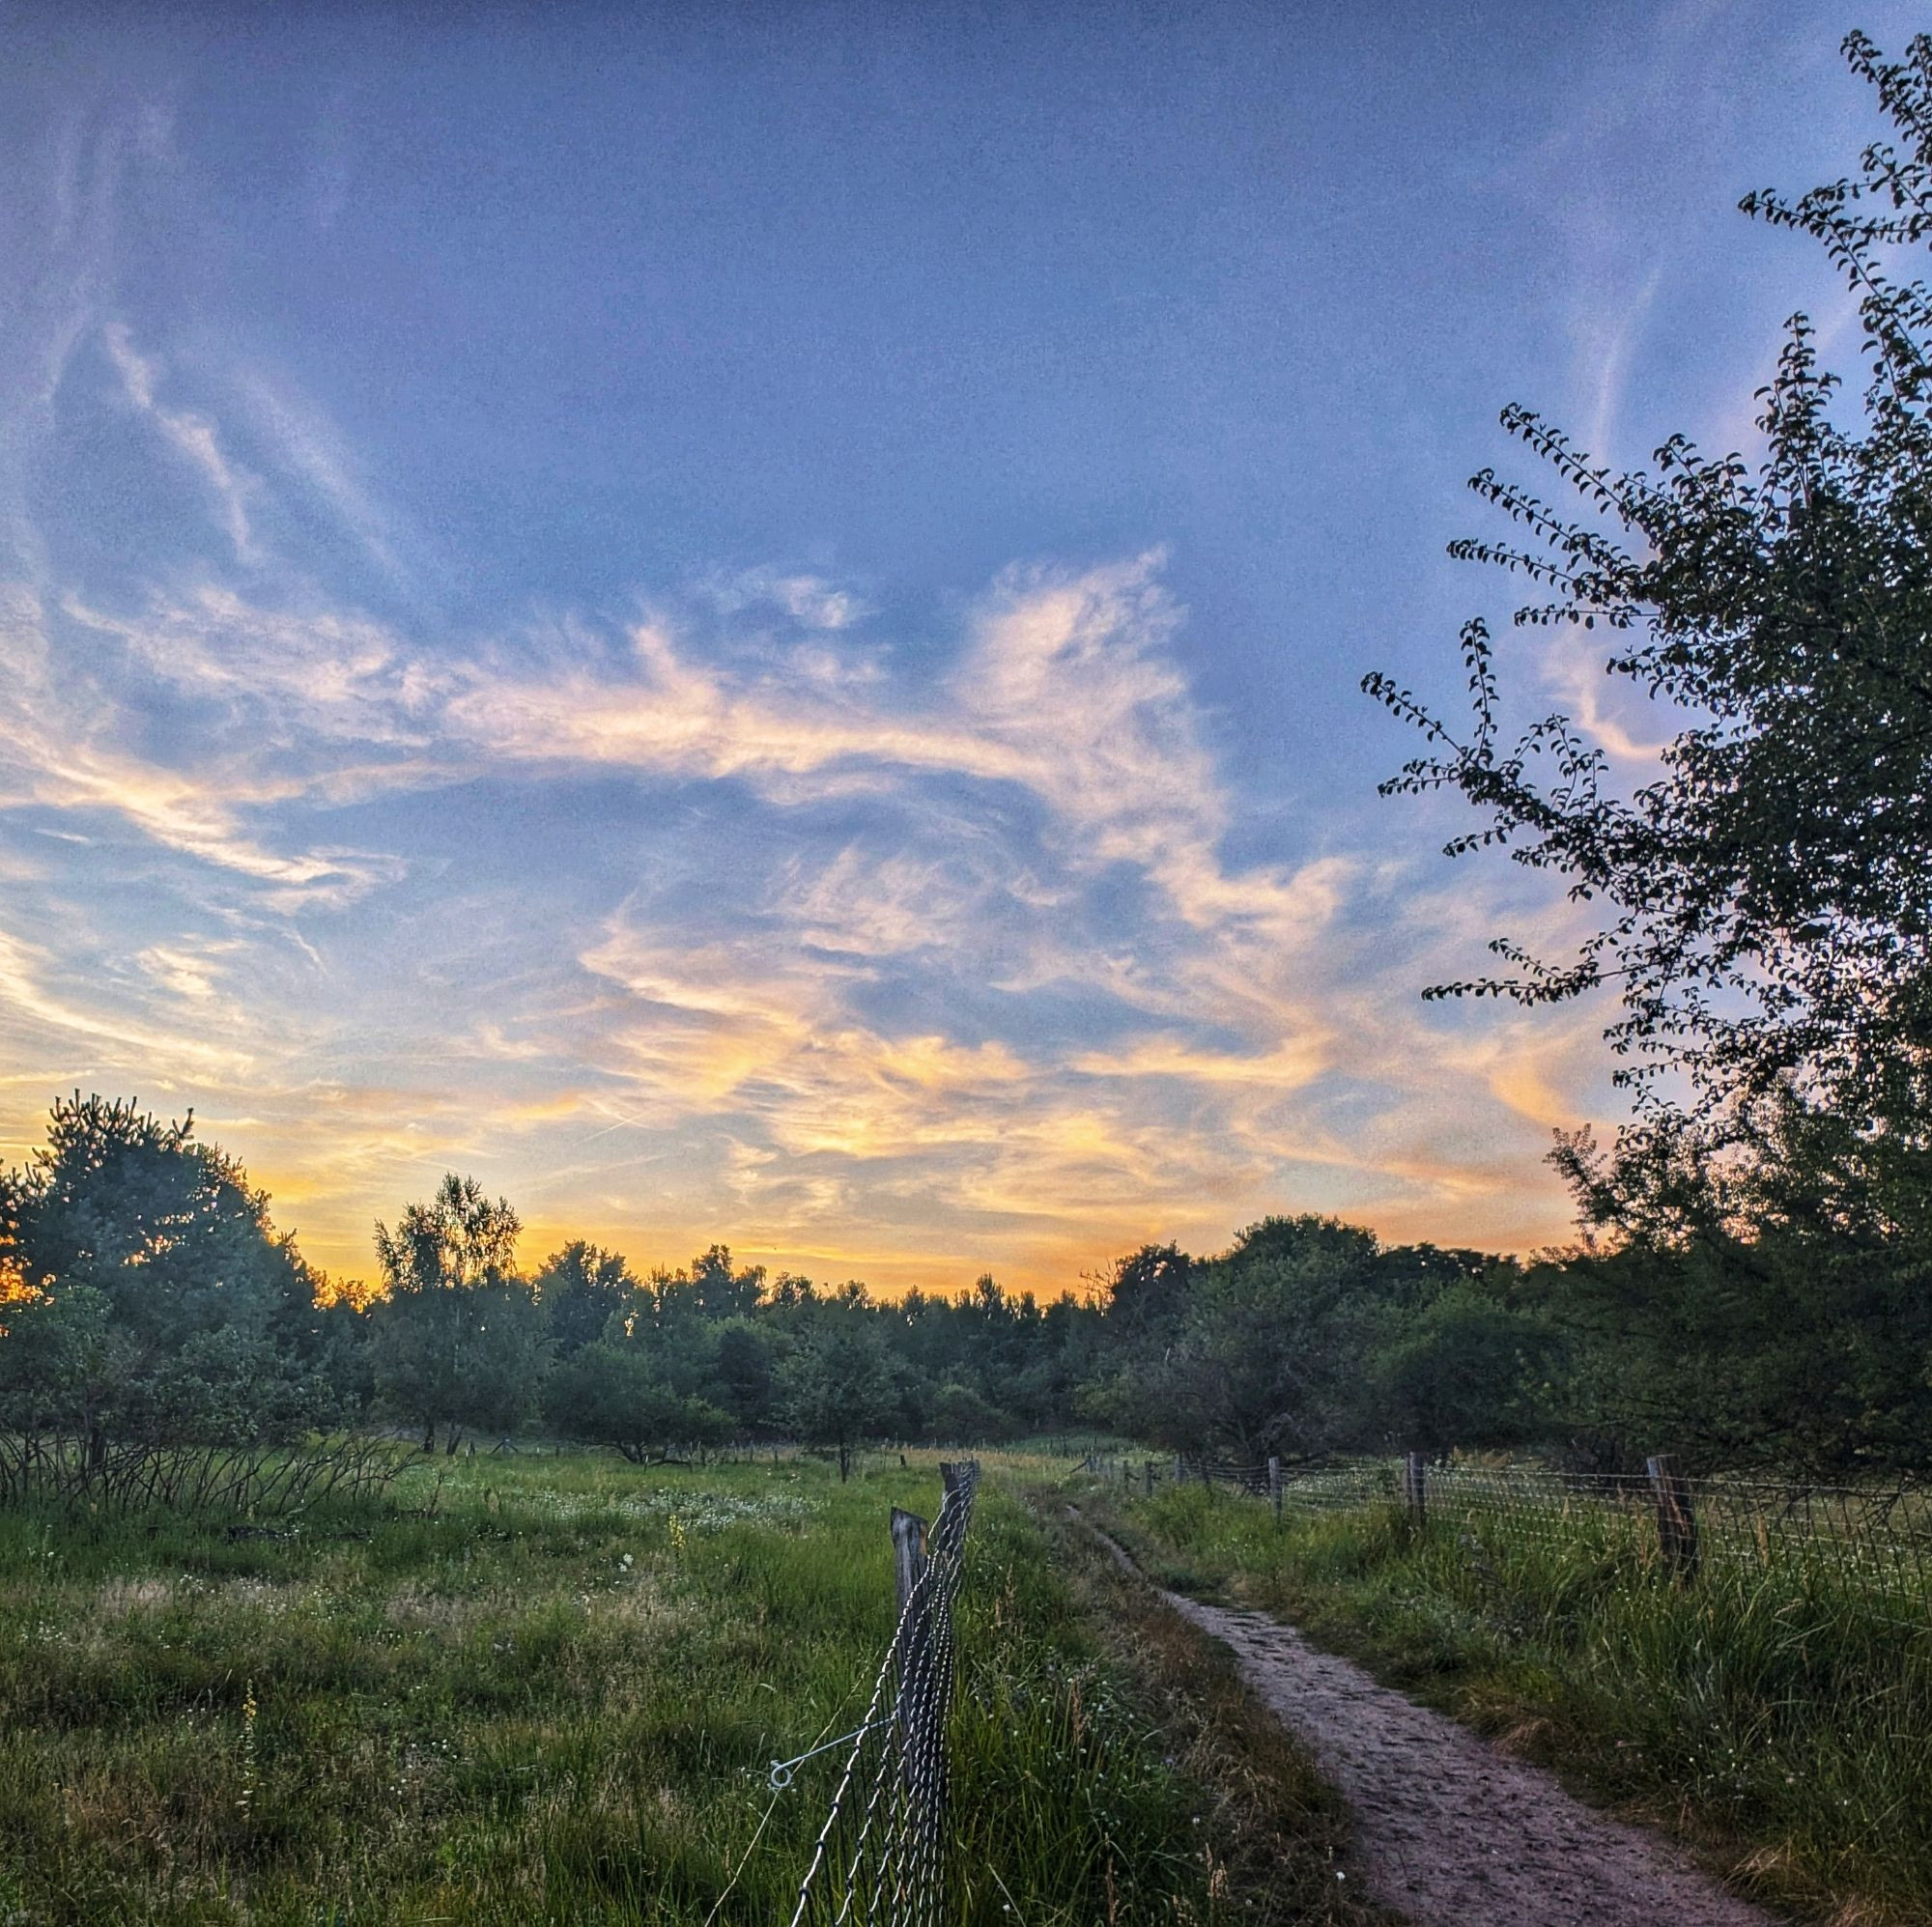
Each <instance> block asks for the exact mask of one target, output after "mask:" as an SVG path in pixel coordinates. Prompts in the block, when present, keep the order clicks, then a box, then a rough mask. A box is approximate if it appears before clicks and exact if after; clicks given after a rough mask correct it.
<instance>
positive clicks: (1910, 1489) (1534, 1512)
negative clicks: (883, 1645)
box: [1085, 1453, 1932, 1609]
mask: <svg viewBox="0 0 1932 1927" xmlns="http://www.w3.org/2000/svg"><path fill="white" fill-rule="evenodd" d="M1085 1464H1086V1469H1087V1470H1089V1471H1090V1472H1092V1473H1094V1476H1095V1477H1097V1478H1100V1479H1102V1480H1104V1481H1106V1482H1108V1483H1111V1484H1113V1485H1115V1486H1117V1487H1119V1488H1122V1489H1123V1490H1138V1491H1142V1492H1151V1491H1152V1490H1153V1489H1154V1488H1156V1487H1157V1486H1159V1485H1160V1484H1162V1483H1163V1482H1166V1481H1174V1480H1180V1481H1184V1482H1188V1483H1195V1484H1201V1485H1205V1486H1207V1487H1208V1488H1213V1487H1215V1486H1222V1487H1227V1488H1232V1489H1234V1490H1236V1491H1238V1492H1245V1493H1249V1494H1253V1495H1257V1496H1266V1497H1269V1498H1271V1499H1272V1501H1273V1503H1274V1506H1275V1510H1276V1514H1277V1516H1279V1515H1280V1513H1281V1512H1282V1510H1283V1509H1284V1508H1286V1509H1288V1510H1289V1511H1293V1512H1298V1513H1310V1514H1316V1513H1324V1512H1358V1511H1362V1510H1364V1509H1366V1508H1368V1507H1370V1506H1374V1505H1378V1504H1387V1505H1399V1506H1401V1507H1402V1508H1403V1510H1404V1511H1405V1512H1406V1514H1407V1515H1408V1516H1409V1517H1410V1519H1411V1520H1412V1521H1414V1522H1416V1523H1418V1524H1421V1523H1426V1522H1428V1521H1430V1520H1436V1521H1449V1522H1454V1523H1456V1524H1459V1525H1462V1526H1464V1527H1480V1528H1481V1529H1482V1530H1483V1531H1484V1532H1486V1533H1487V1534H1490V1535H1491V1536H1492V1537H1494V1538H1495V1539H1497V1540H1499V1541H1502V1542H1504V1543H1507V1544H1514V1545H1518V1546H1523V1547H1531V1546H1534V1547H1540V1548H1543V1549H1547V1550H1561V1551H1574V1550H1577V1548H1578V1547H1579V1546H1582V1545H1585V1544H1591V1543H1598V1544H1603V1545H1604V1547H1605V1549H1608V1548H1609V1547H1610V1546H1612V1545H1614V1544H1630V1545H1634V1546H1637V1547H1640V1548H1643V1549H1645V1550H1648V1551H1654V1552H1655V1553H1656V1554H1657V1556H1658V1557H1659V1558H1660V1559H1661V1560H1662V1563H1663V1564H1664V1565H1665V1566H1666V1567H1668V1568H1669V1569H1670V1570H1671V1571H1672V1573H1674V1574H1675V1575H1676V1576H1677V1577H1678V1578H1679V1579H1680V1580H1681V1581H1683V1582H1685V1583H1687V1584H1688V1583H1690V1582H1692V1581H1694V1579H1695V1578H1696V1576H1697V1574H1698V1573H1699V1572H1700V1571H1703V1570H1709V1569H1719V1570H1738V1569H1744V1570H1749V1571H1757V1572H1770V1571H1773V1570H1776V1569H1777V1568H1779V1567H1781V1566H1788V1565H1791V1564H1793V1563H1796V1562H1798V1561H1801V1560H1802V1561H1804V1563H1805V1564H1806V1565H1807V1567H1808V1568H1809V1569H1810V1570H1812V1571H1814V1572H1816V1571H1820V1570H1823V1571H1825V1572H1827V1573H1832V1574H1833V1575H1835V1576H1836V1577H1837V1578H1839V1579H1841V1580H1843V1581H1845V1582H1847V1583H1849V1584H1852V1585H1854V1586H1857V1587H1859V1588H1861V1589H1863V1590H1866V1591H1870V1592H1874V1593H1878V1594H1881V1595H1883V1596H1885V1597H1886V1598H1888V1599H1891V1600H1901V1601H1912V1602H1914V1603H1915V1604H1916V1605H1918V1606H1919V1607H1923V1608H1927V1609H1932V1491H1928V1490H1927V1489H1926V1488H1923V1487H1918V1486H1912V1485H1902V1484H1895V1485H1890V1486H1884V1487H1879V1486H1872V1487H1855V1486H1825V1485H1816V1484H1812V1483H1809V1482H1806V1481H1802V1480H1789V1479H1774V1478H1767V1477H1763V1476H1758V1475H1736V1476H1733V1475H1728V1474H1726V1475H1717V1476H1705V1477H1690V1476H1687V1475H1685V1474H1684V1473H1682V1472H1680V1471H1679V1470H1678V1469H1677V1467H1676V1465H1675V1463H1674V1461H1673V1460H1672V1459H1669V1458H1668V1457H1666V1456H1660V1457H1658V1458H1655V1459H1650V1460H1649V1461H1648V1462H1647V1464H1646V1467H1645V1470H1644V1471H1642V1472H1636V1473H1627V1472H1563V1471H1558V1470H1556V1469H1554V1468H1552V1467H1550V1466H1547V1465H1540V1464H1535V1463H1526V1462H1525V1463H1515V1464H1504V1465H1484V1464H1479V1463H1473V1462H1468V1461H1463V1460H1460V1459H1446V1460H1441V1461H1431V1460H1427V1459H1424V1457H1423V1456H1422V1455H1421V1454H1419V1453H1409V1454H1406V1455H1405V1456H1404V1457H1402V1458H1400V1459H1350V1460H1341V1461H1337V1462H1335V1463H1332V1464H1325V1465H1313V1466H1289V1467H1286V1468H1284V1467H1283V1466H1282V1465H1281V1463H1280V1461H1279V1460H1276V1459H1267V1460H1262V1461H1251V1462H1245V1463H1244V1462H1239V1461H1235V1460H1226V1459H1180V1458H1175V1459H1127V1458H1125V1457H1123V1456H1119V1455H1116V1456H1113V1457H1101V1456H1098V1455H1094V1456H1092V1457H1090V1458H1089V1459H1087V1460H1086V1461H1085Z"/></svg>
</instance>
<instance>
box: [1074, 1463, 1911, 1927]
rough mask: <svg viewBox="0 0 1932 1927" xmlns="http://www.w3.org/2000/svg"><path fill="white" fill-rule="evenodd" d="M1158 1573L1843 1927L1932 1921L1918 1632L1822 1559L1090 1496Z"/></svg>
mask: <svg viewBox="0 0 1932 1927" xmlns="http://www.w3.org/2000/svg"><path fill="white" fill-rule="evenodd" d="M1086 1483H1087V1486H1088V1488H1089V1489H1088V1490H1087V1491H1086V1493H1085V1494H1083V1495H1082V1497H1081V1501H1080V1502H1081V1505H1082V1509H1083V1511H1085V1512H1086V1513H1087V1514H1088V1515H1089V1516H1092V1517H1093V1518H1094V1519H1095V1521H1096V1522H1098V1523H1101V1524H1103V1525H1104V1526H1105V1528H1106V1529H1107V1530H1108V1531H1109V1532H1111V1533H1113V1534H1114V1535H1115V1536H1116V1537H1117V1538H1119V1539H1120V1540H1121V1541H1122V1543H1123V1544H1127V1545H1128V1546H1129V1547H1131V1549H1132V1550H1133V1552H1134V1554H1135V1556H1136V1558H1138V1559H1139V1560H1140V1561H1141V1562H1142V1563H1143V1564H1144V1566H1145V1567H1146V1568H1147V1569H1148V1570H1149V1571H1150V1572H1151V1573H1153V1574H1155V1575H1156V1576H1158V1577H1159V1578H1161V1579H1162V1580H1163V1581H1164V1582H1165V1583H1167V1584H1169V1585H1171V1586H1175V1587H1178V1588H1179V1589H1181V1590H1183V1591H1187V1592H1191V1593H1194V1594H1197V1595H1199V1596H1201V1597H1205V1598H1215V1597H1225V1598H1229V1599H1232V1600H1235V1601H1239V1602H1241V1603H1245V1604H1248V1605H1252V1606H1256V1607H1259V1608H1261V1609H1262V1610H1264V1611H1267V1612H1271V1613H1273V1614H1276V1615H1277V1616H1279V1617H1281V1618H1283V1619H1286V1620H1290V1621H1292V1622H1293V1623H1294V1624H1295V1625H1297V1626H1299V1627H1301V1628H1302V1629H1305V1630H1306V1631H1307V1632H1308V1633H1309V1634H1310V1635H1311V1636H1312V1637H1314V1638H1315V1639H1316V1640H1317V1642H1318V1643H1319V1644H1321V1645H1323V1646H1326V1647H1327V1648H1329V1649H1330V1650H1331V1651H1335V1652H1340V1653H1344V1654H1347V1655H1349V1656H1350V1657H1352V1658H1356V1659H1358V1660H1360V1661H1361V1662H1363V1663H1364V1664H1366V1665H1367V1666H1368V1667H1369V1668H1370V1669H1371V1670H1372V1671H1374V1672H1375V1673H1376V1674H1377V1675H1378V1677H1380V1678H1382V1679H1383V1680H1385V1681H1387V1682H1389V1683H1391V1684H1393V1685H1396V1686H1401V1687H1402V1688H1404V1689H1405V1690H1406V1691H1407V1692H1409V1693H1410V1694H1411V1695H1413V1696H1414V1697H1416V1698H1419V1699H1422V1700H1424V1701H1427V1702H1428V1703H1430V1704H1433V1705H1435V1706H1437V1707H1439V1708H1441V1709H1442V1710H1444V1711H1446V1712H1449V1713H1451V1714H1455V1715H1456V1716H1457V1717H1458V1718H1460V1719H1462V1720H1463V1721H1464V1722H1465V1723H1467V1724H1469V1725H1471V1726H1473V1727H1475V1728H1476V1729H1477V1730H1479V1731H1481V1732H1483V1733H1485V1734H1487V1735H1489V1736H1491V1737H1492V1738H1493V1739H1494V1740H1495V1741H1496V1742H1497V1743H1499V1744H1501V1745H1502V1746H1503V1747H1504V1748H1505V1749H1506V1750H1509V1751H1512V1752H1514V1753H1517V1754H1519V1755H1520V1756H1522V1757H1525V1758H1528V1759H1532V1760H1535V1761H1537V1762H1540V1763H1542V1764H1545V1765H1547V1766H1549V1767H1551V1768H1553V1769H1554V1770H1555V1771H1558V1772H1559V1774H1561V1775H1562V1776H1563V1777H1564V1778H1565V1779H1566V1780H1568V1781H1569V1782H1570V1783H1571V1784H1572V1785H1573V1786H1575V1787H1576V1788H1577V1790H1578V1791H1579V1792H1582V1793H1583V1794H1585V1795H1586V1796H1587V1797H1588V1798H1590V1799H1593V1800H1595V1801H1596V1802H1597V1803H1599V1804H1602V1805H1605V1806H1608V1807H1611V1808H1613V1809H1615V1810H1617V1811H1620V1812H1622V1813H1624V1814H1626V1815H1628V1816H1631V1817H1634V1818H1638V1819H1642V1820H1645V1821H1649V1822H1652V1823H1655V1824H1659V1825H1662V1826H1663V1827H1665V1828H1669V1829H1671V1830H1673V1831H1675V1832H1677V1833H1678V1834H1679V1835H1680V1836H1682V1837H1683V1838H1685V1839H1686V1840H1687V1841H1689V1842H1690V1844H1691V1845H1692V1846H1693V1847H1695V1848H1697V1849H1699V1850H1701V1851H1702V1853H1703V1855H1704V1856H1705V1857H1707V1859H1708V1860H1709V1861H1710V1862H1711V1864H1713V1866H1714V1867H1716V1868H1717V1869H1719V1871H1722V1872H1724V1873H1726V1874H1727V1875H1729V1876H1730V1877H1731V1879H1732V1880H1733V1881H1734V1882H1735V1883H1736V1884H1738V1885H1739V1886H1740V1887H1741V1888H1742V1889H1744V1890H1745V1891H1747V1892H1749V1893H1752V1894H1753V1895H1755V1896H1756V1897H1758V1898H1760V1899H1762V1900H1765V1901H1766V1902H1768V1903H1770V1904H1773V1905H1776V1906H1780V1907H1785V1908H1789V1909H1791V1910H1792V1911H1794V1912H1797V1913H1800V1914H1801V1916H1803V1917H1812V1918H1829V1919H1830V1920H1832V1921H1833V1923H1834V1927H1891V1923H1899V1927H1902V1923H1905V1922H1912V1921H1917V1922H1923V1921H1925V1920H1927V1919H1932V1746H1928V1744H1927V1742H1926V1735H1927V1734H1928V1732H1932V1622H1928V1620H1927V1619H1926V1617H1925V1615H1924V1613H1923V1611H1922V1610H1920V1611H1919V1612H1918V1614H1917V1615H1916V1616H1914V1615H1913V1614H1912V1613H1911V1612H1909V1611H1902V1610H1901V1607H1900V1603H1899V1601H1897V1600H1896V1599H1895V1598H1891V1597H1889V1596H1887V1595H1885V1594H1884V1593H1882V1592H1877V1591H1873V1590H1869V1589H1866V1588H1863V1587H1861V1586H1860V1585H1858V1584H1856V1583H1851V1582H1848V1581H1847V1579H1846V1578H1845V1575H1844V1574H1843V1573H1842V1571H1840V1570H1839V1569H1838V1568H1837V1567H1836V1566H1835V1565H1834V1564H1833V1562H1832V1561H1830V1560H1829V1559H1819V1560H1809V1561H1807V1560H1804V1559H1800V1558H1794V1559H1792V1560H1790V1561H1788V1562H1783V1563H1780V1564H1779V1565H1778V1566H1777V1567H1776V1569H1775V1570H1772V1571H1762V1570H1758V1569H1757V1568H1755V1567H1753V1566H1747V1565H1727V1564H1722V1563H1714V1564H1711V1565H1708V1566H1707V1567H1706V1569H1705V1571H1704V1572H1703V1573H1700V1575H1699V1576H1698V1578H1697V1580H1696V1583H1695V1584H1694V1585H1693V1586H1690V1587H1688V1588H1686V1587H1680V1586H1678V1585H1676V1584H1673V1582H1672V1580H1671V1577H1670V1574H1669V1573H1668V1572H1667V1571H1666V1570H1665V1569H1664V1567H1663V1565H1662V1561H1661V1559H1660V1558H1659V1556H1658V1553H1657V1549H1656V1546H1655V1544H1654V1543H1652V1542H1647V1541H1646V1540H1645V1539H1643V1538H1641V1537H1639V1536H1637V1535H1634V1534H1632V1533H1630V1532H1627V1531H1624V1530H1621V1529H1619V1527H1618V1526H1617V1524H1616V1523H1615V1522H1614V1521H1604V1522H1601V1523H1599V1524H1596V1525H1592V1524H1591V1523H1590V1522H1589V1521H1587V1520H1581V1521H1578V1522H1577V1525H1576V1527H1575V1529H1574V1531H1573V1532H1572V1533H1571V1534H1570V1535H1569V1536H1568V1538H1567V1539H1565V1540H1557V1539H1555V1538H1551V1539H1549V1540H1544V1541H1530V1542H1527V1543H1525V1542H1523V1541H1521V1540H1518V1539H1513V1538H1511V1537H1510V1536H1508V1535H1507V1534H1505V1533H1501V1532H1498V1531H1496V1530H1493V1529H1492V1528H1491V1527H1489V1526H1486V1525H1485V1524H1483V1523H1482V1522H1479V1521H1478V1522H1471V1521H1469V1520H1466V1519H1456V1518H1439V1519H1438V1518H1436V1517H1435V1516H1432V1517H1431V1519H1430V1521H1429V1522H1428V1523H1427V1524H1426V1525H1425V1526H1423V1527H1422V1528H1420V1529H1417V1528H1416V1527H1414V1526H1413V1525H1411V1524H1410V1522H1409V1521H1408V1520H1407V1518H1406V1516H1405V1514H1404V1512H1403V1510H1402V1508H1401V1507H1400V1506H1399V1505H1398V1504H1397V1503H1395V1501H1394V1499H1393V1496H1391V1497H1390V1498H1388V1499H1386V1500H1383V1501H1379V1502H1371V1503H1366V1504H1364V1505H1362V1506H1361V1507H1359V1508H1357V1509H1351V1510H1348V1511H1336V1512H1320V1513H1299V1514H1298V1513H1297V1512H1296V1511H1295V1509H1294V1508H1293V1506H1292V1505H1291V1506H1290V1507H1288V1508H1287V1509H1286V1510H1285V1512H1284V1515H1283V1517H1282V1520H1281V1522H1280V1523H1279V1524H1277V1523H1276V1521H1275V1519H1274V1517H1273V1516H1272V1514H1271V1511H1270V1509H1269V1506H1268V1504H1267V1502H1266V1500H1265V1499H1264V1498H1252V1497H1247V1496H1244V1495H1240V1494H1236V1493H1231V1492H1228V1491H1225V1490H1224V1491H1219V1492H1216V1491H1213V1490H1211V1489H1208V1488H1203V1487H1201V1486H1200V1485H1198V1484H1194V1485H1186V1486H1180V1487H1172V1486H1169V1487H1163V1488H1160V1489H1158V1490H1156V1491H1155V1492H1154V1493H1152V1494H1151V1495H1148V1494H1145V1493H1126V1492H1123V1491H1122V1489H1121V1488H1118V1487H1114V1486H1111V1485H1102V1484H1100V1483H1099V1482H1095V1481H1088V1482H1086Z"/></svg>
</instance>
